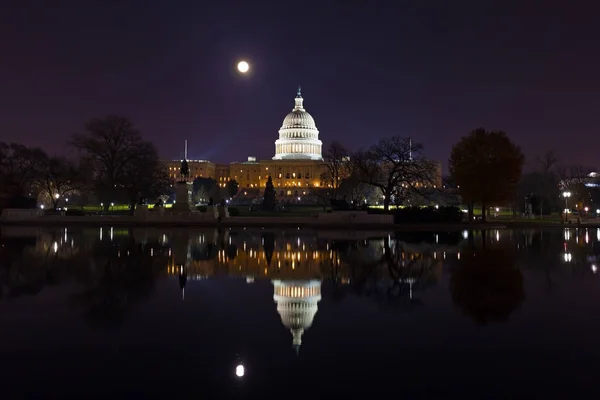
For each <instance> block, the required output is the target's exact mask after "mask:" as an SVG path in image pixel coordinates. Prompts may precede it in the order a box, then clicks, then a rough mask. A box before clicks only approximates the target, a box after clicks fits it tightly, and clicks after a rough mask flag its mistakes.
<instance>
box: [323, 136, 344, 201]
mask: <svg viewBox="0 0 600 400" xmlns="http://www.w3.org/2000/svg"><path fill="white" fill-rule="evenodd" d="M323 159H324V161H325V163H324V167H325V171H324V173H323V177H322V179H321V180H322V181H323V182H324V183H325V185H326V186H327V187H329V188H330V189H331V190H330V191H329V193H330V195H331V198H332V199H335V198H337V194H338V189H339V187H340V185H341V183H342V180H343V179H344V178H345V177H347V176H348V175H349V153H348V150H346V148H345V147H344V146H343V145H342V144H341V143H339V142H332V143H331V144H330V145H329V147H328V148H327V150H326V151H325V154H324V155H323Z"/></svg>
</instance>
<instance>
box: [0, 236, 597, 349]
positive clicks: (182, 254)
mask: <svg viewBox="0 0 600 400" xmlns="http://www.w3.org/2000/svg"><path fill="white" fill-rule="evenodd" d="M361 235H362V236H361ZM599 235H600V230H598V229H596V228H594V229H588V228H582V227H579V228H564V229H563V228H559V229H554V230H545V231H541V230H536V229H527V230H489V231H487V232H485V231H465V232H462V231H458V232H456V233H455V234H452V235H451V234H448V233H443V232H439V233H414V232H413V233H406V234H395V235H389V234H388V233H377V232H366V233H360V232H333V231H328V232H309V231H298V230H295V229H294V230H291V231H281V230H279V231H269V230H265V229H262V230H256V231H250V230H238V231H236V230H229V229H210V230H206V229H205V230H193V229H187V230H177V229H172V230H168V229H160V228H148V229H146V228H144V229H133V230H131V229H128V228H116V227H115V228H110V227H104V228H93V229H74V228H73V229H71V228H68V229H65V228H59V229H54V228H50V229H41V228H26V229H25V228H17V227H10V228H8V227H3V228H2V231H1V234H0V239H1V240H2V247H1V248H0V262H1V264H0V280H1V282H0V283H1V286H0V298H1V297H16V296H20V295H22V294H35V293H38V292H39V291H40V290H42V289H43V288H44V286H46V285H50V284H60V283H62V282H66V281H68V280H71V281H73V280H75V281H77V282H79V283H81V284H83V285H84V286H86V287H87V289H86V290H87V292H85V294H86V296H79V297H77V298H73V302H76V301H77V302H79V303H78V304H79V306H78V307H80V308H81V307H82V306H85V307H88V308H90V309H93V311H97V310H99V308H98V306H99V305H102V304H109V303H110V304H116V300H119V299H131V300H133V301H128V302H127V303H123V302H122V303H121V304H122V306H123V307H124V308H125V309H124V311H127V310H128V309H131V306H132V305H134V303H135V301H137V300H136V299H139V300H144V299H145V298H146V297H147V295H149V294H151V291H152V290H153V287H154V281H155V280H157V279H160V278H161V276H162V275H163V274H164V273H165V272H166V273H167V275H168V276H169V277H170V278H172V279H173V280H174V281H177V283H178V286H179V288H180V289H181V298H182V299H185V297H186V296H185V295H186V291H188V293H189V290H190V281H194V280H200V279H207V278H211V277H217V276H228V277H232V278H234V279H235V278H239V279H243V280H244V281H245V282H246V283H247V284H252V283H253V282H255V281H260V280H269V281H270V282H271V283H272V285H273V298H274V301H275V306H274V307H273V312H275V311H277V312H278V313H279V314H280V317H281V321H282V324H283V325H284V326H285V327H286V328H287V329H289V330H290V331H291V334H292V344H293V346H294V348H295V349H296V350H297V349H298V348H299V347H300V345H301V343H302V335H303V333H304V332H305V331H306V330H307V329H309V328H310V327H311V325H312V323H313V319H314V318H315V315H317V311H318V306H319V304H320V303H319V301H320V300H321V297H322V296H323V297H327V296H331V299H332V301H334V302H336V301H339V300H341V299H342V298H344V296H347V295H352V296H360V297H365V298H368V300H369V301H373V302H375V303H377V304H378V305H379V306H380V307H382V308H385V309H392V311H394V310H409V309H410V308H414V306H421V305H424V303H423V302H424V300H426V297H424V296H422V295H421V293H422V292H423V291H425V290H426V289H427V288H429V287H431V286H434V285H437V284H438V283H439V282H441V281H442V280H443V279H444V275H445V274H446V273H447V272H446V271H448V272H450V274H449V276H450V279H448V282H449V284H450V287H451V295H452V297H451V298H452V300H453V301H454V303H455V305H456V306H457V307H458V309H459V310H461V311H462V312H464V313H465V314H467V315H469V316H470V317H471V318H472V319H474V320H475V321H477V322H479V323H488V322H494V321H498V320H505V319H506V318H508V317H509V315H511V314H512V312H513V310H515V309H517V308H518V307H519V305H520V304H521V302H522V301H523V299H524V293H523V282H522V280H523V277H521V276H520V273H521V272H520V271H523V272H527V269H530V270H532V271H533V272H535V269H539V270H544V272H545V274H546V275H547V290H548V291H552V290H554V287H555V285H556V284H557V283H558V282H559V280H560V279H561V278H563V277H569V276H572V275H575V274H580V275H583V274H591V275H596V272H597V271H598V266H599V262H598V260H599V256H600V254H599V250H598V249H600V246H598V236H599ZM510 249H512V250H514V252H509V250H510ZM509 255H510V257H509ZM482 264H485V265H484V266H483V267H482V266H481V265H482ZM151 268H156V269H155V270H154V271H153V272H152V273H148V271H149V269H151ZM486 271H487V272H486ZM483 272H485V273H483ZM482 273H483V274H482ZM494 274H497V275H498V276H496V275H494ZM452 275H454V276H452ZM489 276H494V279H493V282H492V281H490V280H489V279H488V280H486V278H487V277H489ZM488 283H489V284H490V285H491V284H492V283H494V285H495V286H493V287H490V288H487V289H485V288H486V284H488ZM501 283H502V285H500V284H501ZM482 288H483V289H485V290H482ZM498 288H499V289H498ZM194 289H195V290H200V289H196V288H194ZM494 289H498V290H497V291H496V292H497V293H496V292H494V293H495V295H494V296H493V298H492V297H490V296H488V295H489V294H490V293H492V292H493V290H494ZM322 290H323V293H322ZM82 293H83V292H82ZM92 295H93V296H92ZM486 296H487V297H486ZM107 299H108V300H110V302H108V301H107ZM83 300H85V302H84V301H83ZM101 311H103V313H105V314H108V313H111V312H114V310H113V309H106V310H104V309H102V310H101ZM94 315H101V314H100V313H95V314H94ZM123 315H126V313H123ZM313 329H314V328H313Z"/></svg>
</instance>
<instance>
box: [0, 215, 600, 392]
mask: <svg viewBox="0 0 600 400" xmlns="http://www.w3.org/2000/svg"><path fill="white" fill-rule="evenodd" d="M599 238H600V230H597V229H585V228H583V229H582V228H579V229H575V228H569V229H563V228H556V229H550V230H543V231H540V230H535V229H531V230H519V231H514V230H487V231H464V232H460V231H458V232H431V233H425V232H420V233H414V234H410V233H396V234H394V233H389V232H335V231H324V232H316V231H308V230H298V229H292V230H285V231H281V230H267V229H261V230H229V229H224V230H214V229H211V230H187V229H185V230H178V229H159V228H156V229H146V228H144V229H137V228H136V229H129V228H118V227H104V228H91V229H74V228H56V229H47V228H29V227H28V228H18V227H2V228H1V232H0V241H1V247H0V342H1V343H2V345H1V346H0V362H1V363H2V365H3V368H2V371H3V374H2V379H1V381H2V389H3V390H2V394H3V395H4V397H5V398H25V397H36V396H44V397H46V398H50V397H52V398H64V397H68V396H73V397H80V398H90V397H105V396H109V395H113V396H114V395H115V394H116V395H119V396H120V395H129V396H137V397H135V398H142V397H152V396H155V397H156V396H160V397H163V396H184V397H186V398H187V397H192V396H196V397H197V398H258V397H261V398H311V399H313V398H326V397H327V398H330V397H331V396H338V397H340V398H342V397H348V398H350V397H352V398H354V397H356V396H359V395H360V396H362V397H368V398H380V397H382V396H394V397H405V398H439V397H445V398H448V397H450V396H454V395H456V396H463V397H465V396H466V397H468V398H485V399H490V398H503V399H505V398H521V397H529V398H532V396H533V398H542V397H546V398H554V397H556V396H563V395H572V394H573V393H578V394H579V393H581V394H582V395H583V397H585V398H588V397H594V395H598V394H600V392H599V390H598V389H597V384H596V377H597V375H598V373H597V371H596V365H597V363H598V362H599V361H600V346H599V345H598V343H599V342H600V280H599V279H600V278H599V277H598V276H597V275H598V274H599V273H598V267H600V260H599V259H598V257H599V256H600V247H599V246H600V245H599ZM338 397H335V398H338ZM578 397H580V398H581V397H582V396H578Z"/></svg>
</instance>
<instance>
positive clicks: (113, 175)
mask: <svg viewBox="0 0 600 400" xmlns="http://www.w3.org/2000/svg"><path fill="white" fill-rule="evenodd" d="M85 129H86V131H87V134H85V135H84V134H77V135H75V136H74V137H73V138H72V140H71V145H72V146H74V147H75V148H76V149H78V150H79V151H81V152H82V153H84V155H85V157H86V159H87V160H89V162H90V163H91V165H92V167H93V170H94V175H95V179H94V181H95V184H94V186H95V190H96V192H97V194H98V196H99V198H100V199H101V200H103V202H104V204H105V208H106V209H108V204H109V203H110V202H111V201H114V200H115V199H117V198H119V197H120V194H122V192H123V189H125V185H132V184H134V183H131V182H130V181H128V180H127V179H131V177H132V176H138V177H139V175H140V174H142V173H143V172H144V171H143V170H140V169H139V168H137V172H134V171H135V170H136V167H135V164H138V163H139V164H144V165H147V164H148V163H149V162H150V160H153V161H152V162H154V161H157V158H156V156H155V155H156V149H155V148H154V146H153V145H152V144H150V143H148V142H146V141H144V140H143V139H142V136H141V134H140V131H139V130H138V129H137V128H136V127H135V126H134V124H133V123H132V122H131V121H130V120H129V119H127V118H125V117H121V116H116V115H109V116H107V117H105V118H96V119H93V120H91V121H89V122H88V123H87V124H86V125H85ZM155 173H156V170H155V168H154V167H153V168H151V169H150V170H147V174H149V175H154V174H155ZM126 175H127V176H128V177H127V178H125V179H126V180H125V181H123V179H124V177H125V176H126ZM143 181H144V182H148V179H144V180H143ZM128 191H129V190H128ZM129 192H130V193H131V191H129Z"/></svg>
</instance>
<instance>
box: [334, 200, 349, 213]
mask: <svg viewBox="0 0 600 400" xmlns="http://www.w3.org/2000/svg"><path fill="white" fill-rule="evenodd" d="M330 204H331V208H332V209H333V210H334V211H343V210H349V209H350V204H348V202H347V201H346V200H343V199H342V200H340V199H331V200H330Z"/></svg>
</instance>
